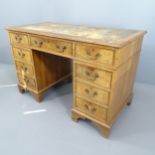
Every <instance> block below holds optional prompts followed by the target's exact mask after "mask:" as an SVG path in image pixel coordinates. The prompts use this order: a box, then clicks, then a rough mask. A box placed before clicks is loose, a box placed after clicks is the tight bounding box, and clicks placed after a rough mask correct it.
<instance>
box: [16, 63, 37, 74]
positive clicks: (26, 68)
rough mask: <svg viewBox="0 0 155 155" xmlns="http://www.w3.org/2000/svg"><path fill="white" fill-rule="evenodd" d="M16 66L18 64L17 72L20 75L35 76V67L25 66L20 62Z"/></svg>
mask: <svg viewBox="0 0 155 155" xmlns="http://www.w3.org/2000/svg"><path fill="white" fill-rule="evenodd" d="M15 64H16V68H17V71H18V72H19V73H21V74H24V75H28V76H31V77H33V76H34V70H33V67H32V66H31V65H28V64H25V63H22V62H18V61H16V62H15Z"/></svg>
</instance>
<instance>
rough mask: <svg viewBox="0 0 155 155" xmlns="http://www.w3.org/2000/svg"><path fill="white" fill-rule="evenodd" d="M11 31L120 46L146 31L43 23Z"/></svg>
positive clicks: (13, 28) (11, 28)
mask: <svg viewBox="0 0 155 155" xmlns="http://www.w3.org/2000/svg"><path fill="white" fill-rule="evenodd" d="M8 30H9V31H20V32H26V33H33V34H38V35H44V36H49V37H57V38H62V39H69V40H75V41H81V42H88V43H94V44H100V45H104V46H111V47H116V48H120V47H122V46H124V45H126V44H127V43H128V42H130V41H131V40H132V39H134V38H135V37H139V36H142V35H144V34H145V33H146V31H138V30H127V29H115V28H101V27H98V28H94V27H86V26H78V25H67V24H54V23H41V24H33V25H26V26H17V27H9V28H8Z"/></svg>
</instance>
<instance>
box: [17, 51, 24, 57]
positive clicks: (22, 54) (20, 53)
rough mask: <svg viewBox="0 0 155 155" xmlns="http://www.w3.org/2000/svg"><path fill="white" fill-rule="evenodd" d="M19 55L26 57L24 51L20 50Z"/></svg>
mask: <svg viewBox="0 0 155 155" xmlns="http://www.w3.org/2000/svg"><path fill="white" fill-rule="evenodd" d="M18 55H19V56H20V57H21V58H24V57H25V53H22V51H21V50H20V51H18Z"/></svg>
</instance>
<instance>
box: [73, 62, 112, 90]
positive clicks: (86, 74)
mask: <svg viewBox="0 0 155 155" xmlns="http://www.w3.org/2000/svg"><path fill="white" fill-rule="evenodd" d="M75 72H76V77H78V78H80V79H82V80H86V81H87V82H93V83H94V84H96V85H98V86H103V87H105V88H110V84H111V76H112V73H111V72H109V71H105V70H101V69H96V68H93V67H88V66H85V65H81V64H78V63H75Z"/></svg>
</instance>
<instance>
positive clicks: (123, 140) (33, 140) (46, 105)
mask: <svg viewBox="0 0 155 155" xmlns="http://www.w3.org/2000/svg"><path fill="white" fill-rule="evenodd" d="M16 83H17V80H16V75H15V69H14V67H13V66H12V65H0V155H87V154H88V155H103V154H107V155H124V154H125V155H138V154H139V155H155V86H151V85H147V84H139V83H136V84H135V89H134V93H135V96H134V99H133V102H132V105H131V106H130V107H126V108H125V110H124V111H123V112H122V113H121V115H120V117H119V119H118V120H117V121H116V123H115V125H114V126H113V129H112V132H111V135H110V137H109V139H105V138H103V137H102V136H101V135H100V132H99V131H98V129H97V128H96V127H94V126H93V125H91V123H89V122H87V121H79V122H78V123H76V122H73V121H72V120H71V108H72V84H66V83H64V84H61V85H59V86H57V87H55V88H52V89H50V90H49V91H48V93H47V94H46V95H45V99H44V100H43V102H42V103H41V104H38V103H37V102H36V101H35V100H34V98H33V97H32V96H31V95H30V94H29V93H25V94H24V95H22V94H20V93H19V92H18V89H17V84H16Z"/></svg>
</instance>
